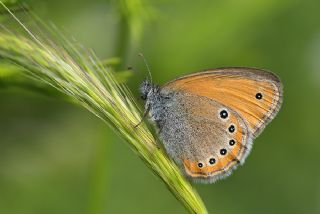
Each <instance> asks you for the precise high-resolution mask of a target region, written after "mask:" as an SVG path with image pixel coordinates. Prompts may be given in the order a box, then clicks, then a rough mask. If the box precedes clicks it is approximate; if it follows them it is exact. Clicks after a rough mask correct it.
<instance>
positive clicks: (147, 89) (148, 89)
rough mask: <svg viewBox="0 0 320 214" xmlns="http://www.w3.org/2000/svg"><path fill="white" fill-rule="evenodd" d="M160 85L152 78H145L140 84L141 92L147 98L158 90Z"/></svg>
mask: <svg viewBox="0 0 320 214" xmlns="http://www.w3.org/2000/svg"><path fill="white" fill-rule="evenodd" d="M158 90H159V87H158V86H156V85H154V84H153V83H152V82H151V81H150V80H148V79H146V80H144V81H143V82H142V83H141V85H140V94H141V98H142V99H143V100H146V99H147V98H148V97H149V96H150V94H153V93H154V92H157V91H158Z"/></svg>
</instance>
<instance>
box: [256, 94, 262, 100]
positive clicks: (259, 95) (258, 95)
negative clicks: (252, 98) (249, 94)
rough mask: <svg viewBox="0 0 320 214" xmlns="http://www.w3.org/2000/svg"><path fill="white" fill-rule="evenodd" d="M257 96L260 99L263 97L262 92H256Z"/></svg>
mask: <svg viewBox="0 0 320 214" xmlns="http://www.w3.org/2000/svg"><path fill="white" fill-rule="evenodd" d="M256 98H257V99H258V100H261V99H262V94H261V93H260V92H259V93H257V94H256Z"/></svg>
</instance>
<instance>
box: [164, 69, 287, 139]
mask: <svg viewBox="0 0 320 214" xmlns="http://www.w3.org/2000/svg"><path fill="white" fill-rule="evenodd" d="M163 88H169V89H171V90H178V91H184V92H186V93H190V94H194V95H198V96H204V97H208V98H211V99H213V100H216V101H218V102H220V103H222V104H224V105H226V106H228V107H230V108H232V109H233V110H234V111H236V112H237V113H238V114H239V115H240V116H241V117H242V118H244V119H245V120H246V122H247V123H248V127H249V130H250V132H251V133H252V134H253V135H254V136H257V135H259V134H260V133H261V131H262V130H263V128H264V127H265V126H266V125H267V124H268V123H269V122H270V121H271V120H272V119H273V118H274V117H275V115H276V114H277V112H278V111H279V109H280V106H281V103H282V93H283V92H282V84H281V82H280V80H279V78H278V77H277V76H275V75H274V74H273V73H271V72H269V71H265V70H260V69H255V68H241V67H234V68H232V67H231V68H221V69H214V70H208V71H204V72H199V73H195V74H191V75H187V76H184V77H181V78H178V79H175V80H173V81H171V82H168V83H167V84H165V85H164V86H163Z"/></svg>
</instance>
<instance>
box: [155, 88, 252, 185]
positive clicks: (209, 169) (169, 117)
mask: <svg viewBox="0 0 320 214" xmlns="http://www.w3.org/2000/svg"><path fill="white" fill-rule="evenodd" d="M169 91H170V90H169ZM165 92H166V90H164V91H163V93H165ZM170 97H171V100H170V101H167V105H166V106H167V107H166V109H165V110H164V112H165V115H166V116H165V117H164V118H165V120H164V121H162V122H161V124H159V125H160V130H161V131H160V137H161V138H162V140H163V143H164V146H165V148H166V151H167V152H168V153H169V155H170V156H171V157H172V158H173V159H174V160H175V161H176V162H177V163H178V164H179V165H181V166H182V168H183V169H184V171H185V173H186V175H187V176H189V177H191V178H193V179H194V180H197V181H204V182H213V181H215V180H217V179H219V178H221V177H224V176H226V175H229V174H230V172H231V171H232V169H234V168H235V167H236V166H237V165H238V164H239V163H240V162H243V161H244V159H245V157H246V156H247V155H248V153H249V151H250V148H251V143H252V139H251V136H250V133H249V131H248V127H247V125H246V123H245V122H244V121H243V119H242V118H241V117H240V116H239V114H238V113H237V112H235V111H233V110H232V109H229V108H228V107H226V106H224V105H222V104H221V103H219V102H217V101H214V100H211V99H209V98H204V97H200V96H196V95H191V94H186V93H184V92H181V93H179V92H178V93H174V95H172V94H171V95H170ZM222 111H224V112H226V113H227V115H224V116H223V117H222V115H221V112H222ZM230 142H231V143H230Z"/></svg>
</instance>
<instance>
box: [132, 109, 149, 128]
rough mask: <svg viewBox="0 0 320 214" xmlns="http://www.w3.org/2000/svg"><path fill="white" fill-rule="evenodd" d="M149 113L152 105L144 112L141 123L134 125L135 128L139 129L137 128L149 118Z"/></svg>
mask: <svg viewBox="0 0 320 214" xmlns="http://www.w3.org/2000/svg"><path fill="white" fill-rule="evenodd" d="M149 111H150V105H149V106H148V108H146V110H145V111H144V113H143V116H142V118H141V120H140V121H139V123H137V124H136V125H134V128H137V127H138V126H139V125H140V124H141V123H142V122H143V120H144V119H145V118H146V117H147V115H148V113H149Z"/></svg>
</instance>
